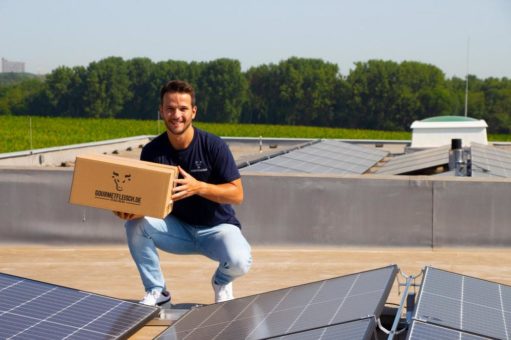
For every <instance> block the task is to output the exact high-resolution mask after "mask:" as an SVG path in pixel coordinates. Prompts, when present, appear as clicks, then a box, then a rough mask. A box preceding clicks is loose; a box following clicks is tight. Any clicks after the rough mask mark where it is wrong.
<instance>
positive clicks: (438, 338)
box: [406, 320, 488, 340]
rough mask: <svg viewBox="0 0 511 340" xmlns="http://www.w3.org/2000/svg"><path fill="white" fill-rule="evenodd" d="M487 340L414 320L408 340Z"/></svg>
mask: <svg viewBox="0 0 511 340" xmlns="http://www.w3.org/2000/svg"><path fill="white" fill-rule="evenodd" d="M451 339H458V340H486V339H488V338H487V337H481V336H478V335H475V334H470V333H467V332H462V331H459V330H457V329H452V328H447V327H441V326H437V325H435V324H430V323H426V322H421V321H417V320H414V321H412V324H411V325H410V329H409V330H408V334H407V336H406V340H451Z"/></svg>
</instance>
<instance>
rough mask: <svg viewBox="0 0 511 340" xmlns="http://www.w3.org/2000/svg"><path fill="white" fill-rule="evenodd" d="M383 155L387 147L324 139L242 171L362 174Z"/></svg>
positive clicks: (386, 153) (385, 153)
mask: <svg viewBox="0 0 511 340" xmlns="http://www.w3.org/2000/svg"><path fill="white" fill-rule="evenodd" d="M386 155H388V152H387V151H381V150H375V149H371V148H368V147H363V146H358V145H352V144H349V143H344V142H340V141H332V140H323V141H321V142H319V143H315V144H313V145H310V146H306V147H303V148H301V149H298V150H293V151H291V152H289V153H285V154H282V155H279V156H277V157H274V158H270V159H267V160H263V161H261V162H258V163H255V164H253V165H250V166H248V167H245V168H243V169H241V171H242V172H246V171H255V172H283V173H289V172H295V173H296V172H298V173H335V174H362V173H364V172H366V171H367V170H368V169H370V168H371V167H372V166H373V165H374V164H376V163H377V162H378V161H380V160H381V159H382V158H383V157H385V156H386Z"/></svg>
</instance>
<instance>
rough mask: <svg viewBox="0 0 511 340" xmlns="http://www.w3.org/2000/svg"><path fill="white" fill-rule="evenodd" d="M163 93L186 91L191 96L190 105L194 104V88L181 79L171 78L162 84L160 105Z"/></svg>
mask: <svg viewBox="0 0 511 340" xmlns="http://www.w3.org/2000/svg"><path fill="white" fill-rule="evenodd" d="M165 93H188V94H189V95H190V97H191V98H192V106H195V90H194V89H193V86H192V85H190V84H189V83H187V82H186V81H182V80H171V81H169V82H167V84H165V85H163V86H162V88H161V90H160V105H163V96H165Z"/></svg>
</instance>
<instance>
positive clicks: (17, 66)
mask: <svg viewBox="0 0 511 340" xmlns="http://www.w3.org/2000/svg"><path fill="white" fill-rule="evenodd" d="M7 72H14V73H24V72H25V63H23V62H19V61H9V60H7V59H4V58H2V73H7Z"/></svg>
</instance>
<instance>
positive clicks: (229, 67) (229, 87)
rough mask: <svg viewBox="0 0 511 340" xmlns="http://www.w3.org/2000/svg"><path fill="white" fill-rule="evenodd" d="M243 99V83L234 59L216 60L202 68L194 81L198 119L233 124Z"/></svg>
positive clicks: (244, 90)
mask: <svg viewBox="0 0 511 340" xmlns="http://www.w3.org/2000/svg"><path fill="white" fill-rule="evenodd" d="M246 100H247V81H246V79H245V77H244V76H243V74H242V73H241V64H240V62H239V61H237V60H231V59H217V60H213V61H210V62H208V63H206V64H205V65H204V68H203V69H202V72H201V73H200V76H199V79H198V81H197V103H198V106H199V110H200V112H199V114H198V116H197V117H198V120H201V121H205V122H223V123H237V122H238V121H239V119H240V115H241V110H242V107H243V104H244V103H245V101H246Z"/></svg>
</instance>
